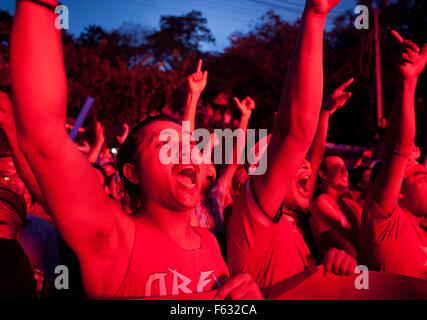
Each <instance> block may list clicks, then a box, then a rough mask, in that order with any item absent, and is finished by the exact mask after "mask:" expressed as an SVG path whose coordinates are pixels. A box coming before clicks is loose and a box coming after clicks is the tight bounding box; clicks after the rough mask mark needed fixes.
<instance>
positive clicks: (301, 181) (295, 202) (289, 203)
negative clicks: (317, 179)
mask: <svg viewBox="0 0 427 320" xmlns="http://www.w3.org/2000/svg"><path fill="white" fill-rule="evenodd" d="M310 177H311V165H310V163H309V162H308V161H307V160H304V161H303V163H302V164H301V167H300V168H299V170H298V172H297V175H296V178H295V180H294V181H293V182H292V184H291V187H290V189H289V192H288V194H287V195H286V198H285V207H286V208H287V209H290V210H298V209H305V208H308V206H309V205H310V193H309V191H308V181H309V179H310Z"/></svg>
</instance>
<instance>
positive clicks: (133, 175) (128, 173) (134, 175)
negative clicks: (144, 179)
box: [123, 163, 139, 184]
mask: <svg viewBox="0 0 427 320" xmlns="http://www.w3.org/2000/svg"><path fill="white" fill-rule="evenodd" d="M123 175H124V176H125V177H126V179H128V180H129V181H130V182H131V183H133V184H138V183H139V178H138V170H136V167H135V166H134V165H133V164H130V163H125V165H124V166H123Z"/></svg>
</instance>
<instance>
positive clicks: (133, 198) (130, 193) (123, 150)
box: [116, 115, 178, 211]
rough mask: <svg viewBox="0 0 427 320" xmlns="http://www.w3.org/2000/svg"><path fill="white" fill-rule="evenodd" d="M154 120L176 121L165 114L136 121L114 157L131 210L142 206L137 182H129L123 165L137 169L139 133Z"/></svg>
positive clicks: (141, 137)
mask: <svg viewBox="0 0 427 320" xmlns="http://www.w3.org/2000/svg"><path fill="white" fill-rule="evenodd" d="M156 121H171V122H174V123H178V122H177V121H176V120H175V119H173V118H171V117H169V116H166V115H158V116H154V117H149V118H146V119H145V120H143V121H141V122H140V123H138V124H137V125H136V126H135V127H134V128H133V129H132V130H131V131H130V132H129V135H128V137H127V138H126V140H125V142H124V143H123V144H122V146H121V147H120V149H119V152H118V153H117V158H116V164H117V169H118V171H119V174H120V178H121V180H122V183H123V187H124V192H125V197H127V199H128V200H129V207H130V209H131V210H132V211H137V210H139V209H141V207H142V199H141V195H140V188H139V184H134V183H132V182H130V181H129V180H128V179H127V178H126V177H125V176H124V174H123V167H124V165H125V164H126V163H130V164H133V165H134V166H136V168H138V169H139V163H138V162H137V161H136V160H137V159H138V155H139V151H138V150H139V146H140V145H141V143H142V142H143V141H144V139H145V136H144V135H143V134H142V133H141V132H142V129H144V128H145V127H146V126H148V125H149V124H151V123H153V122H156Z"/></svg>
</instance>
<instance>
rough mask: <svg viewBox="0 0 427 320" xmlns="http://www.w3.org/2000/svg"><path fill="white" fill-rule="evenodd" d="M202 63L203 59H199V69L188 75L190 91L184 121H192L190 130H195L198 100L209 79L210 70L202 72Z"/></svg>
mask: <svg viewBox="0 0 427 320" xmlns="http://www.w3.org/2000/svg"><path fill="white" fill-rule="evenodd" d="M202 64H203V61H202V59H199V64H198V65H197V71H196V72H195V73H193V74H192V75H190V76H188V77H187V81H188V86H189V88H190V92H189V93H188V97H187V104H186V106H185V112H184V121H190V132H194V128H195V122H196V108H197V102H198V101H199V98H200V95H201V94H202V92H203V90H205V88H206V84H207V79H208V72H207V71H204V72H202Z"/></svg>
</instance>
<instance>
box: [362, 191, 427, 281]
mask: <svg viewBox="0 0 427 320" xmlns="http://www.w3.org/2000/svg"><path fill="white" fill-rule="evenodd" d="M359 244H360V261H361V262H362V264H366V265H367V266H368V267H369V268H371V269H372V270H375V271H384V272H388V273H395V274H401V275H406V276H410V277H415V278H421V279H427V231H426V230H424V229H423V228H421V227H420V218H417V217H416V216H414V215H412V214H411V213H409V212H406V211H404V210H403V209H402V208H401V207H399V205H396V208H395V209H394V211H393V212H392V213H391V214H388V215H387V214H385V213H383V212H381V209H380V208H379V206H378V205H377V204H376V203H375V202H374V201H372V200H371V199H367V200H366V203H365V208H364V211H363V216H362V224H361V227H360V231H359Z"/></svg>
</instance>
